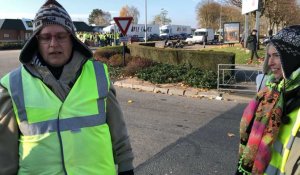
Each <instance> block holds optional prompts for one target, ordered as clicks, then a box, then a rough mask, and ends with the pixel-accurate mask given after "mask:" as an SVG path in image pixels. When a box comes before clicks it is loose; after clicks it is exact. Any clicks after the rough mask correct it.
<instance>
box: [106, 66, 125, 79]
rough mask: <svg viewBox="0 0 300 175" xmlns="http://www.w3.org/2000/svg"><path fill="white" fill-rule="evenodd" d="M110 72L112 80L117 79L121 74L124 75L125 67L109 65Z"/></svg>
mask: <svg viewBox="0 0 300 175" xmlns="http://www.w3.org/2000/svg"><path fill="white" fill-rule="evenodd" d="M108 72H109V75H110V79H111V80H117V79H119V78H120V77H121V76H123V73H122V72H123V68H122V67H112V66H109V65H108Z"/></svg>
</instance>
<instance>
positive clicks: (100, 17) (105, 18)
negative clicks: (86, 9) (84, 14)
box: [88, 9, 111, 25]
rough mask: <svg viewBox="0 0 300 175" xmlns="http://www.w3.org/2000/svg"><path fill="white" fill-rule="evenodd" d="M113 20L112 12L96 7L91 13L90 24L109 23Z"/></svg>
mask: <svg viewBox="0 0 300 175" xmlns="http://www.w3.org/2000/svg"><path fill="white" fill-rule="evenodd" d="M110 20H111V14H110V13H109V12H105V11H103V10H101V9H94V10H93V11H92V12H91V14H90V15H89V18H88V21H89V24H96V25H108V24H109V21H110Z"/></svg>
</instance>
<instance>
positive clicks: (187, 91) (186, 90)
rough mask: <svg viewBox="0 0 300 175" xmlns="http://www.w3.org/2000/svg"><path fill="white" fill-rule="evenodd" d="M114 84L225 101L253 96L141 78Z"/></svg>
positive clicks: (245, 100) (248, 98) (146, 90)
mask: <svg viewBox="0 0 300 175" xmlns="http://www.w3.org/2000/svg"><path fill="white" fill-rule="evenodd" d="M113 84H114V86H117V87H122V88H130V89H135V90H141V91H145V92H152V93H161V94H167V95H175V96H184V97H189V98H206V99H211V100H213V99H215V100H224V101H239V102H240V101H244V102H247V101H249V100H250V99H251V98H252V96H240V95H235V94H229V93H226V92H219V91H217V90H203V89H199V88H191V87H182V86H180V85H177V84H166V85H161V84H159V85H154V84H152V83H149V82H146V81H143V80H139V79H137V78H128V79H123V80H118V81H115V82H113Z"/></svg>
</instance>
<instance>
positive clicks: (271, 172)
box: [265, 110, 300, 175]
mask: <svg viewBox="0 0 300 175" xmlns="http://www.w3.org/2000/svg"><path fill="white" fill-rule="evenodd" d="M290 116H294V117H296V118H294V119H293V118H292V122H291V123H290V124H288V125H285V126H284V127H286V128H289V129H284V130H287V131H290V134H289V135H288V136H287V137H286V138H283V139H284V143H285V146H284V144H283V143H282V142H281V141H280V140H279V139H277V140H276V141H275V143H274V145H273V152H272V159H271V162H270V164H269V166H268V167H267V169H266V171H265V174H267V175H285V174H286V173H285V165H286V162H287V160H288V156H289V153H290V151H291V148H292V146H293V143H294V140H295V136H296V134H297V133H298V132H299V128H300V110H296V111H294V112H292V113H291V114H290ZM281 134H282V135H284V134H285V133H284V132H281ZM279 137H280V135H279V136H278V138H279Z"/></svg>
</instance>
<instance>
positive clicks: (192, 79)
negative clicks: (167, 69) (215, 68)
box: [184, 68, 217, 88]
mask: <svg viewBox="0 0 300 175" xmlns="http://www.w3.org/2000/svg"><path fill="white" fill-rule="evenodd" d="M184 82H185V83H186V84H187V85H189V86H192V87H198V88H215V87H217V74H216V73H215V72H212V71H202V70H200V69H199V68H192V69H190V70H189V71H188V72H187V74H185V75H184Z"/></svg>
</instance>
